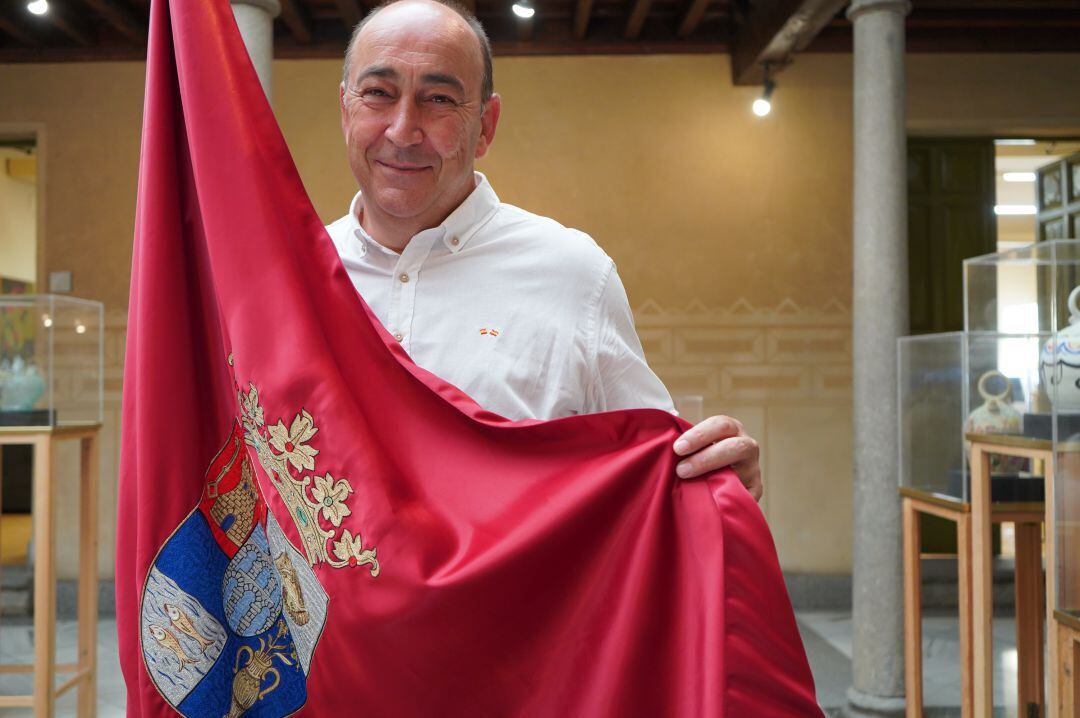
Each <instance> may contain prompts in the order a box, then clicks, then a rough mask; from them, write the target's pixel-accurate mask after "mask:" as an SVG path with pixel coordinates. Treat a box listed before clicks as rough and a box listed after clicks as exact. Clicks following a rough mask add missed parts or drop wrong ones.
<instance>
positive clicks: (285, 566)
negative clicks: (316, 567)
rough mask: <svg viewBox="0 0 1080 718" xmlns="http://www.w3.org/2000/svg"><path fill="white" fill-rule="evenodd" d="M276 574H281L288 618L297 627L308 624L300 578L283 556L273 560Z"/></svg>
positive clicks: (286, 557)
mask: <svg viewBox="0 0 1080 718" xmlns="http://www.w3.org/2000/svg"><path fill="white" fill-rule="evenodd" d="M274 565H275V566H277V570H278V573H279V574H281V588H282V593H283V595H284V598H285V611H286V612H287V613H288V614H289V618H291V619H292V620H293V623H295V624H296V625H298V626H303V625H305V624H306V623H307V622H308V618H309V615H308V610H307V606H306V605H304V593H303V591H301V590H300V577H299V576H297V575H296V568H295V567H293V565H292V561H290V560H289V557H288V556H286V555H285V554H281V555H280V556H278V557H277V558H276V559H274Z"/></svg>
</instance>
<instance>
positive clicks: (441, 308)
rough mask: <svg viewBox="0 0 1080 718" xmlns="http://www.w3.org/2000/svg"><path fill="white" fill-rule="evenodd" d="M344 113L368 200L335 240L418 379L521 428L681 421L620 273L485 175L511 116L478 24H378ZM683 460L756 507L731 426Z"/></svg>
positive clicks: (364, 33)
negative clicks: (512, 201) (504, 110)
mask: <svg viewBox="0 0 1080 718" xmlns="http://www.w3.org/2000/svg"><path fill="white" fill-rule="evenodd" d="M339 97H340V104H341V127H342V131H343V132H344V135H345V143H346V146H347V148H348V158H349V165H350V167H351V169H352V171H353V174H354V175H355V177H356V181H357V182H358V183H359V185H360V193H359V194H357V195H356V197H355V198H354V199H353V202H352V206H351V207H350V209H349V213H348V214H347V215H346V216H344V217H342V218H341V219H339V220H338V221H336V222H334V223H333V224H331V225H330V226H329V227H327V231H328V232H329V234H330V237H331V238H332V239H333V241H334V244H335V246H336V247H337V250H338V253H339V254H340V255H341V259H342V262H343V263H344V265H345V268H346V270H347V271H348V273H349V276H350V278H351V279H352V281H353V284H354V285H355V286H356V288H357V290H358V291H359V292H360V293H361V294H362V296H363V297H364V299H365V300H366V301H367V303H368V305H369V306H370V307H371V308H372V310H373V311H374V312H375V314H376V316H378V317H379V319H380V321H382V322H383V324H384V325H385V326H386V328H387V329H388V330H389V331H390V332H391V333H392V334H393V335H394V337H395V338H396V339H397V340H398V341H400V342H401V343H402V345H403V346H404V348H405V350H406V351H407V352H408V353H409V355H410V356H411V357H412V358H413V360H414V361H416V363H417V364H419V365H420V366H422V367H424V368H426V369H428V370H430V371H432V372H433V373H435V374H437V375H438V376H440V377H442V378H443V379H446V380H447V381H449V382H451V383H452V384H454V385H455V386H457V387H458V388H460V389H461V390H463V391H464V392H465V393H467V394H468V395H469V396H471V397H473V398H474V399H475V400H476V401H477V402H478V403H479V404H480V405H481V406H483V407H484V408H486V409H489V410H491V411H494V412H496V413H498V414H501V415H503V416H506V417H508V418H511V419H522V418H528V417H531V418H540V419H552V418H556V417H560V416H567V415H571V414H576V413H586V412H596V411H607V410H612V409H629V408H640V407H652V408H659V409H666V410H671V409H672V408H673V407H672V402H671V397H670V396H669V394H668V392H667V390H666V389H665V388H664V386H663V384H662V383H661V382H660V380H659V379H658V378H657V377H656V375H655V374H654V373H653V372H652V371H651V370H650V369H649V367H648V365H647V364H646V362H645V358H644V355H643V351H642V348H641V343H640V341H639V339H638V337H637V334H636V332H635V330H634V324H633V317H632V315H631V312H630V307H629V304H628V301H627V298H626V293H625V291H624V289H623V286H622V283H621V282H620V280H619V276H618V274H617V272H616V271H615V266H614V264H613V263H612V261H611V259H609V258H608V257H607V255H606V254H604V252H603V251H602V250H601V249H600V248H599V247H597V246H596V244H595V243H594V242H593V241H592V239H590V238H589V237H588V236H587V235H585V234H583V233H581V232H578V231H576V230H571V229H567V228H565V227H563V226H562V225H560V224H558V223H557V222H555V221H553V220H550V219H547V218H543V217H538V216H536V215H533V214H530V213H528V212H525V211H523V210H521V209H518V208H516V207H512V206H510V205H506V204H502V203H500V202H499V199H498V197H497V196H496V195H495V192H494V191H493V189H492V188H491V185H490V184H489V183H488V181H487V179H486V178H485V177H484V176H483V175H481V174H480V173H477V172H475V171H474V169H473V165H474V162H475V161H476V160H477V159H480V158H481V157H483V156H484V154H486V152H487V150H488V148H489V147H490V146H491V143H492V141H493V140H494V139H495V130H496V127H497V125H498V122H499V112H500V110H501V106H502V102H501V98H500V97H499V95H497V94H495V93H494V92H493V86H492V71H491V48H490V44H489V43H488V40H487V37H486V35H485V33H484V31H483V28H482V27H481V26H480V24H479V23H478V22H477V21H476V19H475V18H474V17H472V16H471V15H469V14H468V13H467V12H466V11H465V10H463V9H462V8H460V7H456V6H452V5H448V4H443V3H442V2H438V1H436V0H396V1H394V2H390V3H388V4H384V5H382V6H380V7H379V8H376V10H374V11H373V12H372V13H370V14H369V15H368V16H367V17H366V18H365V19H364V21H363V22H361V23H360V24H359V25H358V26H357V28H356V30H355V32H354V33H353V37H352V39H351V40H350V43H349V48H348V51H347V53H346V58H345V72H344V76H343V80H342V84H341V87H340V95H339ZM673 448H674V450H675V452H676V453H677V454H679V455H681V456H685V457H686V458H685V459H684V460H683V461H681V462H680V463H679V464H678V466H677V473H678V474H679V476H681V477H683V478H693V477H695V476H700V475H701V474H704V473H706V472H709V471H713V470H715V469H719V468H723V467H725V466H731V467H732V468H733V469H734V470H735V472H736V473H737V474H738V475H739V478H740V479H741V480H742V482H743V484H745V485H746V487H747V488H748V489H749V491H750V492H751V493H752V494H753V496H754V498H755V499H760V498H761V493H762V485H761V472H760V470H759V466H758V446H757V443H756V442H755V441H754V440H753V439H752V438H751V437H749V436H748V435H747V434H746V432H745V431H744V430H743V427H742V425H741V424H740V423H739V422H738V421H736V420H735V419H732V418H731V417H727V416H713V417H710V418H708V419H706V420H704V421H702V422H701V423H699V424H697V425H696V426H694V427H693V428H692V429H690V430H689V431H687V432H686V433H685V434H683V436H682V437H680V438H679V439H678V440H677V441H676V442H675V444H674V447H673Z"/></svg>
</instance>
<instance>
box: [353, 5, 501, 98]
mask: <svg viewBox="0 0 1080 718" xmlns="http://www.w3.org/2000/svg"><path fill="white" fill-rule="evenodd" d="M418 15H419V17H426V19H428V20H437V19H439V18H441V19H443V20H445V21H447V22H449V23H451V24H454V25H458V27H459V29H467V30H468V35H465V36H463V39H464V37H469V36H471V37H472V38H475V45H474V47H475V49H476V51H477V52H478V54H479V58H480V63H481V68H482V69H481V77H480V101H481V102H483V103H486V102H487V101H488V100H489V99H491V95H492V94H493V93H494V92H495V81H494V72H493V68H492V64H491V42H490V41H489V40H488V36H487V33H486V32H485V31H484V27H483V26H482V25H481V24H480V21H479V20H477V19H476V16H475V15H473V14H472V13H470V12H469V11H468V10H467V9H465V7H464V6H463V5H461V4H459V3H457V2H455V0H385V2H383V3H381V4H379V5H378V6H376V7H375V8H374V9H373V10H372V11H371V12H369V13H368V14H367V15H366V16H364V19H363V20H361V21H360V22H359V23H357V25H356V28H355V29H354V30H353V33H352V37H350V38H349V44H348V47H347V48H346V50H345V65H344V68H343V70H342V77H341V81H342V83H343V84H344V85H345V86H346V87H348V86H349V83H350V81H351V80H355V78H350V73H351V72H353V71H354V70H355V69H356V68H354V67H353V62H354V60H355V57H356V46H357V45H358V44H359V43H360V42H362V41H363V39H362V37H361V36H362V35H363V34H364V30H365V28H367V26H368V25H370V24H371V23H372V22H373V21H375V20H376V18H377V17H379V16H381V17H380V19H379V22H391V23H394V22H409V21H415V20H416V18H417V17H418ZM470 42H471V40H470Z"/></svg>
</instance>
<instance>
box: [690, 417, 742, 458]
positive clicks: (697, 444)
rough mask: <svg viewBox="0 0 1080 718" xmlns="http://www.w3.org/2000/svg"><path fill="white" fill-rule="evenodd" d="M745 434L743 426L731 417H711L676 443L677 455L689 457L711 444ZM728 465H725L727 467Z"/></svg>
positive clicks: (694, 427)
mask: <svg viewBox="0 0 1080 718" xmlns="http://www.w3.org/2000/svg"><path fill="white" fill-rule="evenodd" d="M740 434H743V425H742V424H741V423H740V422H739V420H738V419H733V418H731V417H730V416H722V415H721V416H710V417H709V418H708V419H705V420H704V421H702V422H699V423H698V424H696V425H695V426H693V427H691V428H690V429H689V430H688V431H686V432H685V433H684V434H683V435H682V436H680V437H679V438H678V439H677V440H676V441H675V447H674V448H675V453H676V454H678V455H679V456H688V455H690V454H693V453H694V452H696V451H700V450H701V449H703V448H705V447H706V446H708V445H709V444H715V443H716V442H718V441H722V440H724V439H728V438H731V437H735V436H739V435H740ZM726 465H727V464H725V466H726Z"/></svg>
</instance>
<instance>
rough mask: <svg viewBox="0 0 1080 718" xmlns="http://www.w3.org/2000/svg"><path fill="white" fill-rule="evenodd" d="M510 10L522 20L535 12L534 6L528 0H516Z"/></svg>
mask: <svg viewBox="0 0 1080 718" xmlns="http://www.w3.org/2000/svg"><path fill="white" fill-rule="evenodd" d="M511 10H513V11H514V14H515V15H517V16H518V17H520V18H521V19H522V20H528V19H529V18H531V17H532V16H533V15H535V14H536V8H534V7H533V6H532V3H531V2H530V0H517V2H515V3H514V5H513V7H512V8H511Z"/></svg>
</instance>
